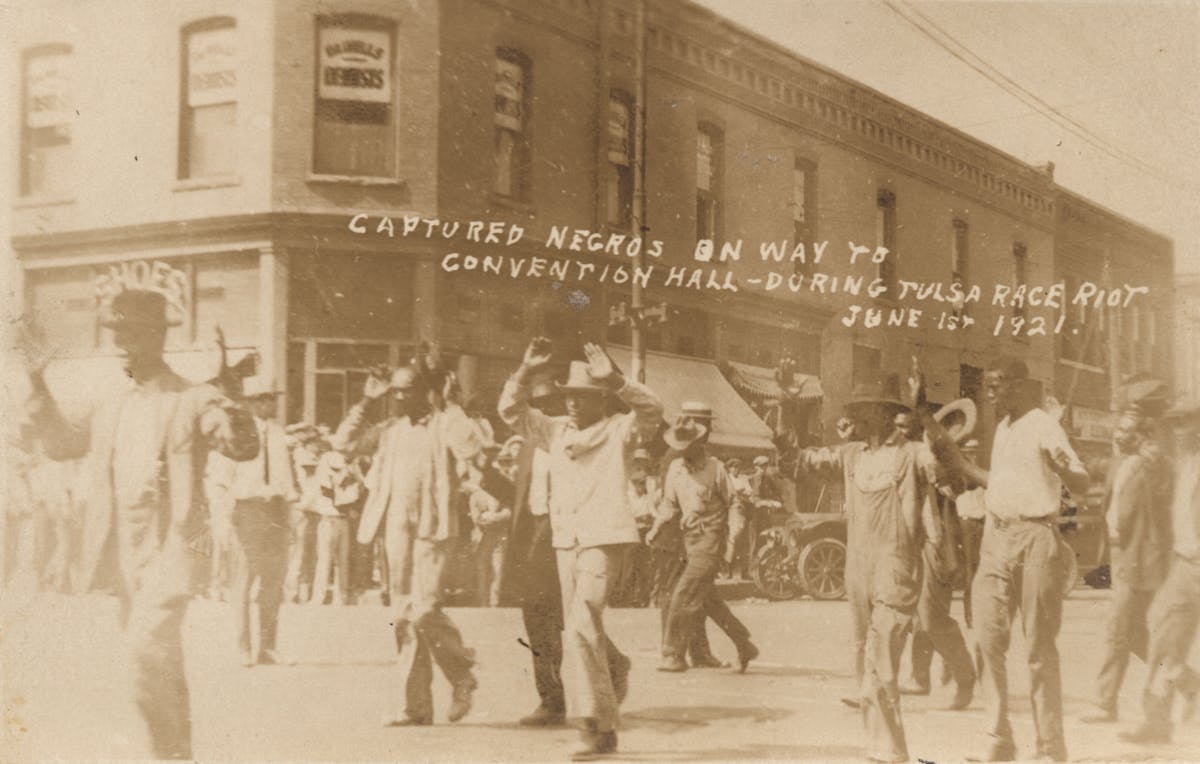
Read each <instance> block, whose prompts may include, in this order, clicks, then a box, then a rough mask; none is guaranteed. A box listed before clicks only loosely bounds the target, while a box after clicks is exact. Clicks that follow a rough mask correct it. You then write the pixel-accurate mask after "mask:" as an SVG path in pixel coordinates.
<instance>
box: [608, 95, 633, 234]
mask: <svg viewBox="0 0 1200 764" xmlns="http://www.w3.org/2000/svg"><path fill="white" fill-rule="evenodd" d="M633 109H634V105H633V98H632V97H631V96H630V95H629V94H628V93H626V92H624V91H621V90H614V91H612V93H611V94H610V95H609V97H608V132H607V134H606V142H605V162H604V171H605V174H606V178H605V184H604V193H605V203H604V208H605V220H606V221H607V222H608V224H609V225H611V226H615V227H619V228H624V227H626V226H628V225H629V224H630V221H631V220H632V219H633V164H634V157H633V124H634V120H633V118H632V116H633ZM635 233H636V232H635Z"/></svg>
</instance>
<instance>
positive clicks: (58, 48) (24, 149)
mask: <svg viewBox="0 0 1200 764" xmlns="http://www.w3.org/2000/svg"><path fill="white" fill-rule="evenodd" d="M74 55H75V47H74V46H73V45H71V44H70V43H66V42H49V43H44V44H41V45H34V46H32V47H29V48H26V49H25V50H23V51H21V69H20V75H19V76H20V78H21V80H20V96H19V98H20V112H19V113H18V115H17V118H18V119H19V120H20V140H19V143H18V151H19V152H20V153H19V156H18V162H17V173H16V175H17V189H16V191H17V193H16V198H17V199H18V200H25V201H30V200H32V201H34V202H35V203H36V201H37V200H44V199H48V198H57V197H60V196H64V195H66V194H69V193H70V189H69V188H38V189H35V188H33V187H32V185H31V182H30V152H31V150H32V148H33V138H34V137H35V136H34V133H35V131H43V130H44V131H55V130H59V129H61V130H62V132H63V133H64V134H65V136H66V137H65V139H63V140H61V141H60V142H59V144H57V145H61V144H65V145H66V146H67V149H66V151H70V150H71V149H72V148H73V147H74V145H75V135H74V130H72V129H71V127H72V124H73V120H70V119H69V118H68V120H67V122H65V123H63V124H60V125H51V126H46V127H42V128H31V127H29V66H30V63H31V62H32V61H34V60H35V59H38V58H42V57H49V56H64V57H68V58H70V57H73V56H74ZM75 84H76V83H75V82H74V81H73V80H72V81H71V82H70V83H68V87H69V88H70V89H71V90H72V91H73V90H74V88H73V87H72V86H74V85H75ZM72 95H73V93H72Z"/></svg>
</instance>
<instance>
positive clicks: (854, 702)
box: [842, 698, 862, 711]
mask: <svg viewBox="0 0 1200 764" xmlns="http://www.w3.org/2000/svg"><path fill="white" fill-rule="evenodd" d="M842 705H843V706H846V707H847V708H853V709H854V710H855V711H857V710H858V709H860V708H862V701H861V700H859V699H858V698H842Z"/></svg>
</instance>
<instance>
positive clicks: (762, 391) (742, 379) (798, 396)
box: [725, 361, 824, 401]
mask: <svg viewBox="0 0 1200 764" xmlns="http://www.w3.org/2000/svg"><path fill="white" fill-rule="evenodd" d="M725 367H726V368H727V369H728V374H729V381H730V382H732V383H733V385H734V387H736V388H737V389H738V390H740V391H742V392H743V393H745V394H746V395H752V396H754V397H757V398H765V399H766V400H769V401H777V400H780V399H782V398H783V397H784V391H783V390H781V389H780V387H779V383H778V382H776V381H775V370H774V369H768V368H766V367H764V366H751V365H750V364H748V363H738V362H737V361H726V362H725ZM792 382H793V385H792V388H793V389H792V390H789V391H788V394H787V397H789V398H794V399H795V400H800V401H816V400H820V399H821V398H822V397H823V396H824V393H823V392H822V391H821V380H819V379H817V378H816V377H814V376H811V375H809V374H795V375H793V376H792Z"/></svg>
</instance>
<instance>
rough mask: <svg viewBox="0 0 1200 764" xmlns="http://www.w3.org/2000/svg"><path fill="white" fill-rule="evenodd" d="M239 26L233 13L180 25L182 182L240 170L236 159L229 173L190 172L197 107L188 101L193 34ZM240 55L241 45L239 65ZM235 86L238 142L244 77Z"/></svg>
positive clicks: (179, 164) (178, 159) (179, 178)
mask: <svg viewBox="0 0 1200 764" xmlns="http://www.w3.org/2000/svg"><path fill="white" fill-rule="evenodd" d="M237 28H238V26H237V19H235V18H234V17H232V16H208V17H206V18H202V19H197V20H196V21H192V22H189V23H187V24H184V25H183V26H182V27H180V28H179V132H178V144H177V157H176V164H175V179H176V180H177V181H179V182H180V183H196V182H202V181H205V180H212V179H219V178H229V177H232V176H234V175H236V173H237V170H236V165H237V162H236V161H235V162H234V167H231V168H230V169H229V170H228V171H226V172H218V173H211V174H203V175H201V174H192V173H191V172H189V169H190V168H189V163H190V160H191V148H192V146H191V131H190V129H189V128H190V127H191V125H192V119H193V118H194V111H195V107H193V106H191V105H189V104H188V96H189V95H190V87H189V84H188V76H189V74H190V72H189V63H190V58H191V56H190V55H189V48H188V45H189V43H190V41H191V37H192V35H194V34H196V33H198V32H211V31H214V30H217V29H232V30H234V34H235V35H236V34H237ZM240 54H241V50H240V47H239V49H238V50H237V52H236V53H235V54H234V55H235V58H236V59H237V60H236V61H235V65H236V64H240V63H241V60H240ZM235 72H237V73H238V74H240V73H241V69H240V67H236V68H235ZM235 88H236V92H235V99H234V101H233V104H234V115H235V116H234V124H233V130H232V131H231V132H232V135H230V140H231V141H233V143H234V144H235V145H236V144H237V141H238V134H237V133H238V126H237V116H236V115H237V113H238V111H239V108H240V106H241V103H242V99H241V92H240V90H241V80H240V78H239V80H238V84H237V85H235ZM213 105H216V104H213Z"/></svg>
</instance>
